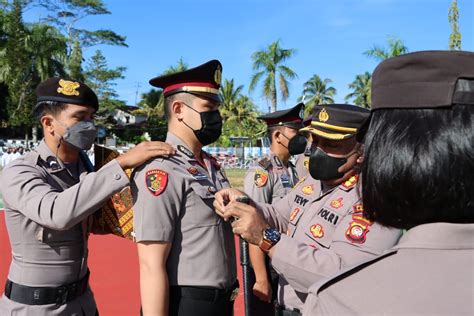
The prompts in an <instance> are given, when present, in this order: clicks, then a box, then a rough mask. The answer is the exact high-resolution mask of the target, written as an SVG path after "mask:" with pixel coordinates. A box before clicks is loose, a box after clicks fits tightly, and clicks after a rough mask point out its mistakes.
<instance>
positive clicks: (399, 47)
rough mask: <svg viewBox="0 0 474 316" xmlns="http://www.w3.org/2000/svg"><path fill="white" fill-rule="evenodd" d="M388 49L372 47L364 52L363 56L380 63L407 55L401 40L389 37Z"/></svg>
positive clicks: (406, 49)
mask: <svg viewBox="0 0 474 316" xmlns="http://www.w3.org/2000/svg"><path fill="white" fill-rule="evenodd" d="M387 42H388V48H385V47H381V46H377V45H374V47H372V48H371V49H369V50H367V51H365V52H364V55H366V56H369V57H372V58H375V59H376V60H377V61H382V60H385V59H387V58H391V57H395V56H399V55H403V54H406V53H408V48H407V47H406V46H405V44H403V42H402V40H400V39H398V38H396V37H389V38H388V40H387Z"/></svg>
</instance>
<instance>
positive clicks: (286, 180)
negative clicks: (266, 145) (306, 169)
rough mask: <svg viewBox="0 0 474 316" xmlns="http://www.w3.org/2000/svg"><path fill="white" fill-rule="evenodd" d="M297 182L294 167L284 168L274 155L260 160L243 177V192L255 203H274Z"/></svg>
mask: <svg viewBox="0 0 474 316" xmlns="http://www.w3.org/2000/svg"><path fill="white" fill-rule="evenodd" d="M297 182H298V174H297V172H296V169H295V166H294V165H293V164H292V163H291V162H288V167H285V166H284V165H283V163H282V162H281V160H280V159H279V158H278V156H276V155H275V154H274V153H272V152H270V157H265V158H263V159H261V160H260V161H259V162H258V164H257V165H256V166H255V167H253V168H250V169H249V171H247V174H246V175H245V180H244V191H245V193H246V194H247V195H248V196H250V197H251V198H252V199H253V200H254V201H255V202H261V203H275V202H277V201H279V200H280V199H282V198H283V197H284V196H285V195H286V194H287V193H288V192H289V191H290V190H291V188H293V186H294V185H295V184H296V183H297Z"/></svg>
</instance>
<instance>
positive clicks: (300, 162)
mask: <svg viewBox="0 0 474 316" xmlns="http://www.w3.org/2000/svg"><path fill="white" fill-rule="evenodd" d="M311 145H312V144H311V143H309V144H308V146H306V149H305V151H304V153H302V154H299V155H297V156H296V160H295V166H296V172H297V173H298V176H299V177H300V179H302V178H303V177H306V176H308V175H309V156H310V155H311Z"/></svg>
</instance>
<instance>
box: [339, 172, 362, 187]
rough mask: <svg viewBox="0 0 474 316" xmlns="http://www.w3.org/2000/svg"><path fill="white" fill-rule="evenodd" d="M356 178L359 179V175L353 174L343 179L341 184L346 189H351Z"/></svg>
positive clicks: (355, 182)
mask: <svg viewBox="0 0 474 316" xmlns="http://www.w3.org/2000/svg"><path fill="white" fill-rule="evenodd" d="M357 180H359V176H358V175H355V176H352V177H350V178H349V179H347V180H346V181H344V183H343V184H342V186H343V187H344V188H346V189H351V188H353V187H354V186H355V185H356V184H357Z"/></svg>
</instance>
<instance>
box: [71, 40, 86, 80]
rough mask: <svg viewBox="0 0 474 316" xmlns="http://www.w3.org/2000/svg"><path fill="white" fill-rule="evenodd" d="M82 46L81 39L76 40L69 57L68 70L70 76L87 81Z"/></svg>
mask: <svg viewBox="0 0 474 316" xmlns="http://www.w3.org/2000/svg"><path fill="white" fill-rule="evenodd" d="M83 59H84V58H83V57H82V48H81V44H80V43H79V41H74V44H73V47H72V51H71V56H70V57H69V63H68V70H69V76H70V77H71V78H73V79H76V80H79V81H85V78H84V74H83V70H82V61H83Z"/></svg>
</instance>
